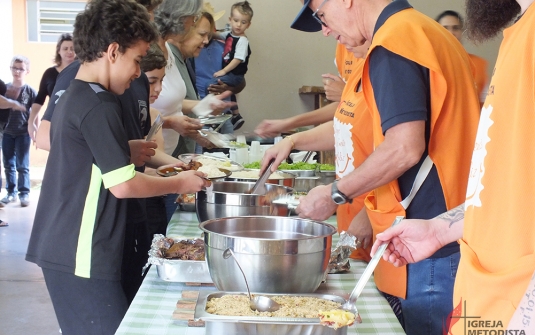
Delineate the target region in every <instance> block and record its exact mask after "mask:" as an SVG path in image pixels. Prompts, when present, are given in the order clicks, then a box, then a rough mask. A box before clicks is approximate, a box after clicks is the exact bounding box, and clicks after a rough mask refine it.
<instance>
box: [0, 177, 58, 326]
mask: <svg viewBox="0 0 535 335" xmlns="http://www.w3.org/2000/svg"><path fill="white" fill-rule="evenodd" d="M40 173H42V171H41V170H40V169H37V170H35V169H32V170H31V172H30V176H31V177H32V179H34V178H36V177H37V178H39V174H40ZM32 181H33V183H32V185H34V187H33V188H32V191H31V192H30V206H29V207H26V208H22V207H20V203H19V202H16V203H12V204H9V205H8V206H6V207H4V208H3V209H0V220H3V221H7V222H9V227H0V334H2V335H4V334H5V335H23V334H24V335H27V334H39V335H57V334H59V326H58V322H57V321H56V316H55V314H54V310H53V308H52V303H51V302H50V298H49V296H48V291H47V289H46V286H45V282H44V280H43V273H42V272H41V269H40V268H39V267H38V266H37V265H35V264H33V263H29V262H26V261H25V260H24V256H25V254H26V248H27V246H28V240H29V237H30V232H31V229H32V224H33V219H34V214H35V207H36V205H37V199H38V197H39V189H38V187H35V185H36V184H38V183H39V181H38V179H37V180H32ZM4 195H5V190H2V193H1V194H0V197H2V198H3V197H4Z"/></svg>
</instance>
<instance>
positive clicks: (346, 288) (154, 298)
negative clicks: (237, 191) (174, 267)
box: [116, 211, 405, 335]
mask: <svg viewBox="0 0 535 335" xmlns="http://www.w3.org/2000/svg"><path fill="white" fill-rule="evenodd" d="M327 222H329V223H331V224H336V219H335V218H334V217H333V218H331V219H329V220H327ZM200 233H201V231H200V230H199V228H198V221H197V217H196V215H195V213H187V212H180V211H177V212H176V213H175V215H174V216H173V219H172V220H171V223H170V225H169V229H168V232H167V235H168V236H184V237H190V238H191V237H197V236H200ZM337 240H338V237H337V236H336V235H335V236H333V245H335V244H336V242H337ZM365 267H366V263H364V262H359V261H353V262H352V263H351V271H350V273H345V274H333V275H328V277H327V281H326V283H324V284H321V286H320V287H319V289H318V291H316V292H317V293H329V294H336V295H340V296H343V297H346V298H347V296H348V295H349V293H351V291H352V290H353V287H354V286H355V283H356V282H357V280H358V278H359V276H360V275H361V274H362V272H363V271H364V268H365ZM182 290H188V291H191V290H211V291H215V290H216V289H215V288H214V287H206V286H186V285H185V284H182V283H170V282H166V281H163V280H161V279H160V278H158V274H157V272H156V267H151V269H150V270H149V273H148V274H147V276H146V278H145V280H144V281H143V284H142V285H141V287H140V289H139V291H138V293H137V295H136V297H135V299H134V301H133V302H132V305H131V306H130V308H129V309H128V312H127V313H126V316H125V317H124V319H123V321H122V322H121V325H120V326H119V329H118V330H117V332H116V334H119V335H120V334H124V335H137V334H146V335H149V334H150V335H181V334H184V335H205V329H204V328H202V327H200V328H195V327H188V326H187V325H185V324H184V323H180V322H177V321H174V320H173V319H172V318H171V315H172V314H173V311H174V310H175V304H176V302H177V301H178V300H179V299H180V297H181V292H182ZM357 308H358V310H359V313H360V316H361V317H362V323H361V324H356V325H354V326H351V327H349V329H348V334H381V335H386V334H405V333H404V331H403V329H402V328H401V326H400V324H399V322H398V320H397V319H396V316H395V315H394V313H393V312H392V310H391V309H390V306H389V305H388V303H387V301H386V300H385V299H384V298H383V297H382V296H381V295H380V294H379V291H377V288H376V287H375V284H374V283H373V279H370V281H369V282H368V284H367V285H366V287H365V288H364V291H363V292H362V294H361V296H360V298H359V300H358V302H357ZM206 335H209V334H206Z"/></svg>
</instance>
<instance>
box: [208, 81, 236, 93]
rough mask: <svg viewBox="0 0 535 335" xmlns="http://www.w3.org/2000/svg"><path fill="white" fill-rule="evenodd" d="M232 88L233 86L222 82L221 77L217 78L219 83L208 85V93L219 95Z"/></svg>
mask: <svg viewBox="0 0 535 335" xmlns="http://www.w3.org/2000/svg"><path fill="white" fill-rule="evenodd" d="M230 89H231V87H230V86H228V85H227V84H225V83H224V82H222V81H221V79H218V80H217V84H210V85H208V93H212V94H215V95H219V94H221V93H223V92H225V91H229V90H230Z"/></svg>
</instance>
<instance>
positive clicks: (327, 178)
mask: <svg viewBox="0 0 535 335" xmlns="http://www.w3.org/2000/svg"><path fill="white" fill-rule="evenodd" d="M316 176H318V177H319V178H320V180H319V181H318V183H317V185H329V184H331V183H333V182H334V181H335V180H336V171H324V170H319V171H316Z"/></svg>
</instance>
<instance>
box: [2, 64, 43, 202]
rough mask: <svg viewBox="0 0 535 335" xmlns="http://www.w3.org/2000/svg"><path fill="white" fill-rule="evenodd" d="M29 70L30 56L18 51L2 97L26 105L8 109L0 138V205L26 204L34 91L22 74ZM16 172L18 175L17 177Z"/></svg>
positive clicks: (28, 187) (28, 185) (28, 190)
mask: <svg viewBox="0 0 535 335" xmlns="http://www.w3.org/2000/svg"><path fill="white" fill-rule="evenodd" d="M29 72H30V60H29V59H28V58H26V57H24V56H21V55H18V56H15V57H13V59H12V60H11V73H12V74H13V82H11V83H9V84H7V90H6V98H9V99H13V100H15V101H18V102H19V103H21V104H22V105H24V106H25V107H26V108H25V110H24V111H20V110H14V109H11V110H10V111H9V117H8V119H7V122H6V125H5V128H4V136H3V139H2V152H3V161H4V171H5V174H6V190H7V195H6V196H5V197H4V198H3V199H2V200H0V207H4V206H5V205H7V204H9V203H10V202H15V201H17V191H18V193H19V198H20V205H21V206H22V207H26V206H28V205H29V204H30V200H29V193H30V145H31V138H30V134H29V133H28V118H29V117H30V110H31V106H32V104H33V102H34V100H35V97H36V96H37V92H36V91H35V90H34V89H33V88H31V87H30V86H29V85H27V84H26V75H27V74H28V73H29ZM17 173H18V178H17Z"/></svg>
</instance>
